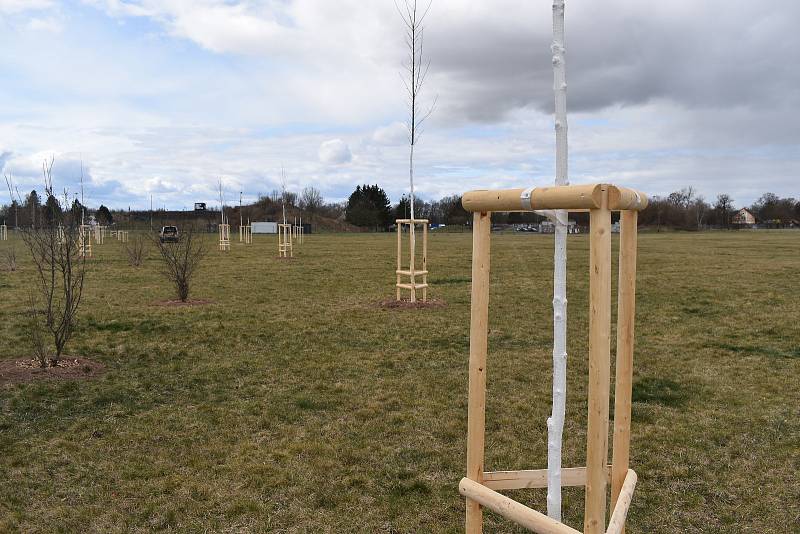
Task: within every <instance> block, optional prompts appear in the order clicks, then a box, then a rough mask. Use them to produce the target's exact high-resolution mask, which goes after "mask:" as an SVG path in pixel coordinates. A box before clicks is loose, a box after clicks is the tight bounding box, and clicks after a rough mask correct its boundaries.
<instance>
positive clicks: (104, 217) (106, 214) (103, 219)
mask: <svg viewBox="0 0 800 534" xmlns="http://www.w3.org/2000/svg"><path fill="white" fill-rule="evenodd" d="M95 217H96V218H97V222H98V223H100V224H103V225H106V224H111V223H113V222H114V217H113V216H112V215H111V211H110V210H109V209H108V208H107V207H105V205H103V204H101V205H100V207H99V208H97V213H95Z"/></svg>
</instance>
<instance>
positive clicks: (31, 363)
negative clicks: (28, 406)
mask: <svg viewBox="0 0 800 534" xmlns="http://www.w3.org/2000/svg"><path fill="white" fill-rule="evenodd" d="M105 369H106V366H105V365H103V364H102V363H100V362H95V361H92V360H89V359H87V358H73V357H72V356H65V357H62V358H61V359H60V360H59V361H58V365H57V366H51V367H47V368H46V369H42V368H41V367H40V366H39V362H38V361H37V360H35V359H30V358H29V359H24V360H5V361H1V362H0V385H6V384H23V383H25V382H33V381H36V380H81V379H91V378H97V377H98V376H100V375H101V374H103V372H104V371H105Z"/></svg>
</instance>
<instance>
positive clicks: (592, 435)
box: [459, 184, 647, 534]
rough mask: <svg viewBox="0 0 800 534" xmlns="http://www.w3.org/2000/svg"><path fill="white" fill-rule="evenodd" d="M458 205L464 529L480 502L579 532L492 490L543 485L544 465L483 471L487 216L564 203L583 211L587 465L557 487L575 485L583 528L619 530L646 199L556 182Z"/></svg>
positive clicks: (626, 484)
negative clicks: (463, 279) (465, 368)
mask: <svg viewBox="0 0 800 534" xmlns="http://www.w3.org/2000/svg"><path fill="white" fill-rule="evenodd" d="M462 204H463V206H464V208H465V209H466V210H467V211H471V212H473V213H474V216H473V217H474V224H473V229H472V303H471V317H470V350H469V403H468V416H467V476H466V477H464V478H462V479H461V482H460V484H459V492H460V493H461V494H462V495H464V496H465V497H466V498H467V510H466V531H467V533H468V534H479V533H480V532H482V530H483V515H482V513H483V512H482V508H483V507H485V508H488V509H490V510H493V511H494V512H496V513H498V514H500V515H502V516H503V517H505V518H507V519H510V520H512V521H514V522H515V523H517V524H519V525H521V526H523V527H525V528H527V529H528V530H531V531H533V532H538V533H540V534H580V532H579V531H578V530H575V529H573V528H572V527H569V526H567V525H565V524H564V523H561V522H559V521H556V520H554V519H551V518H550V517H548V516H546V515H545V514H542V513H540V512H537V511H536V510H533V509H531V508H528V507H527V506H524V505H522V504H520V503H518V502H516V501H514V500H512V499H510V498H508V497H506V496H504V495H502V494H500V493H498V490H507V489H522V488H546V487H547V470H546V469H537V470H526V471H494V472H492V471H484V445H485V431H486V420H485V407H486V357H487V352H488V322H489V264H490V253H489V252H490V241H491V239H490V233H491V212H493V211H531V210H534V209H535V210H551V209H565V210H572V211H584V210H589V214H590V230H589V388H588V397H589V398H588V409H589V417H588V426H587V431H586V436H587V440H586V467H574V468H567V469H563V470H562V484H563V485H565V486H584V487H585V488H586V490H585V491H586V502H585V513H584V525H583V533H584V534H602V533H606V534H619V533H621V532H623V529H624V527H625V519H626V516H627V513H628V507H629V506H630V502H631V498H632V496H633V490H634V488H635V486H636V480H637V477H636V473H635V472H634V471H633V470H631V469H629V467H628V463H629V457H630V422H631V390H632V380H633V326H634V308H635V291H636V239H637V230H636V222H637V214H638V210H641V209H644V208H645V207H646V206H647V197H646V196H645V195H644V194H642V193H639V192H638V191H634V190H632V189H626V188H621V187H616V186H613V185H608V184H596V185H587V186H557V187H544V188H529V189H510V190H495V191H471V192H469V193H466V194H465V195H464V197H463V199H462ZM612 211H621V212H622V213H621V219H620V220H621V223H620V247H619V291H618V312H617V362H616V386H615V395H614V433H613V459H612V463H611V465H608V463H607V462H608V425H609V396H610V380H611V373H610V367H611V212H612ZM609 483H610V485H611V510H612V513H611V519H610V521H609V523H608V526H607V527H606V523H605V517H606V515H605V510H606V500H607V496H606V493H607V487H608V485H609Z"/></svg>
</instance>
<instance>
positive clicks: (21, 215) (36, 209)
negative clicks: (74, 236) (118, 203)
mask: <svg viewBox="0 0 800 534" xmlns="http://www.w3.org/2000/svg"><path fill="white" fill-rule="evenodd" d="M46 197H47V198H46V200H45V201H44V203H43V202H42V197H41V196H40V195H39V193H37V192H36V190H35V189H34V190H32V191H31V192H30V193H28V194H27V195H25V199H24V200H23V201H22V202H19V201H18V200H17V199H13V200H12V201H11V204H5V205H3V206H0V220H2V221H3V222H4V223H5V224H7V225H8V226H11V227H17V228H43V227H47V226H50V225H52V224H53V222H54V221H56V220H58V219H60V218H61V215H62V214H63V213H64V209H65V201H64V199H63V198H62V199H61V200H59V199H57V198H56V197H55V195H54V194H47V195H46ZM66 205H69V203H68V202H66ZM69 211H70V212H71V213H72V214H73V215H76V216H78V218H80V214H81V212H83V215H84V216H85V217H88V216H89V215H94V216H95V219H96V220H97V222H98V223H100V224H111V223H113V222H114V218H113V216H112V215H111V210H109V209H108V208H107V207H106V206H104V205H100V207H99V208H97V209H96V210H91V211H90V210H88V209H86V208H85V207H84V206H83V205H82V204H81V203H80V201H79V200H78V199H77V198H76V199H74V200H73V201H72V204H71V205H69Z"/></svg>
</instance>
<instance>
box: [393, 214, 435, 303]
mask: <svg viewBox="0 0 800 534" xmlns="http://www.w3.org/2000/svg"><path fill="white" fill-rule="evenodd" d="M395 223H396V224H397V269H396V270H395V275H396V276H397V283H396V284H395V289H396V298H397V300H400V298H401V296H402V290H403V289H407V290H409V292H410V294H411V302H416V301H417V290H419V289H421V290H422V302H427V301H428V219H397V220H396V221H395ZM417 226H421V227H422V265H421V267H422V268H421V269H417V268H416V264H415V262H416V259H417V245H416V228H417ZM406 227H407V228H408V268H406V267H404V265H403V228H406ZM404 276H407V277H408V279H409V281H408V282H405V281H403V277H404Z"/></svg>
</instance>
